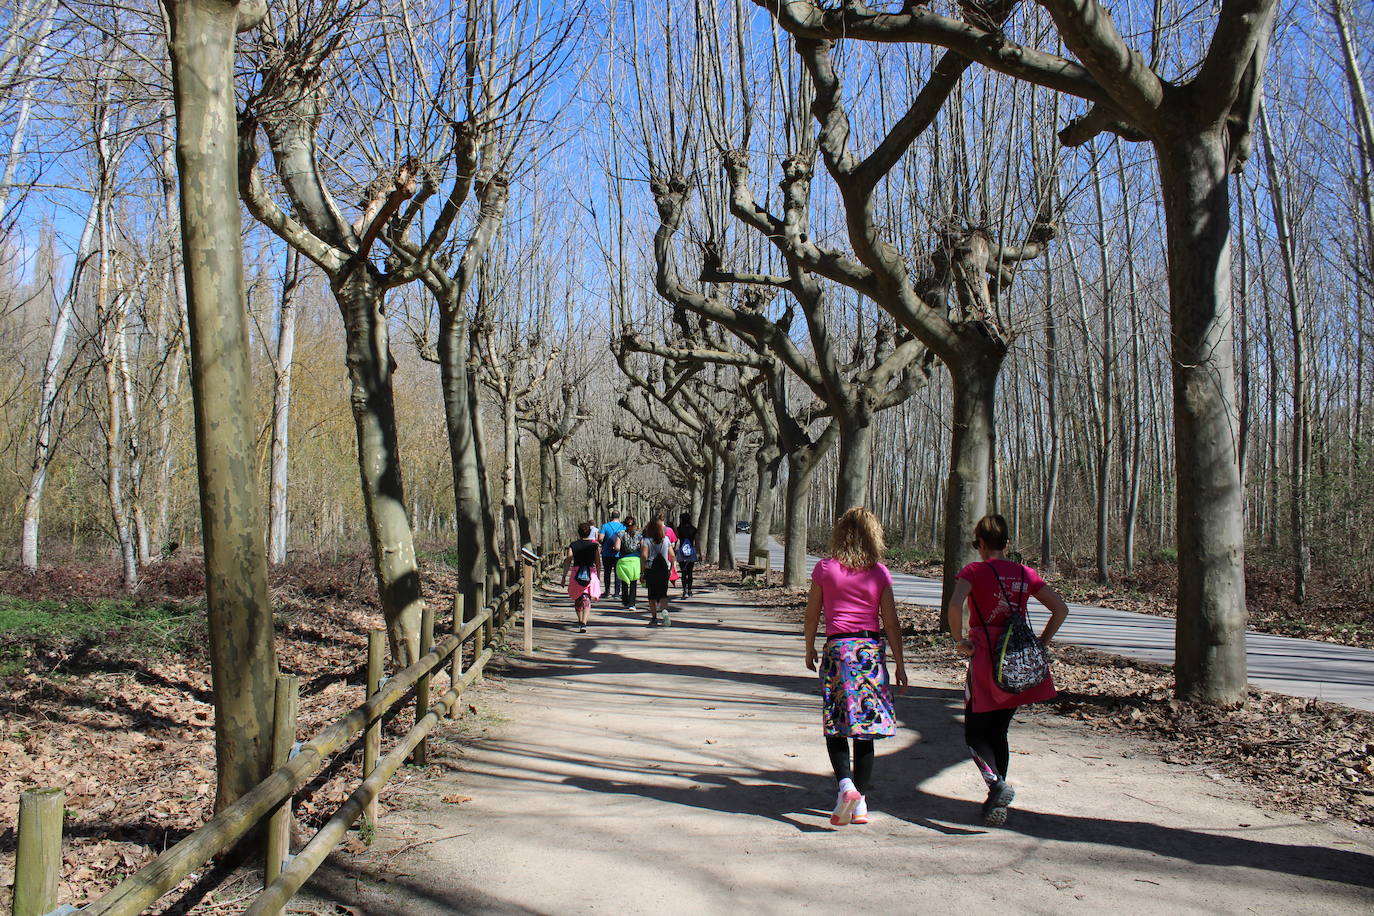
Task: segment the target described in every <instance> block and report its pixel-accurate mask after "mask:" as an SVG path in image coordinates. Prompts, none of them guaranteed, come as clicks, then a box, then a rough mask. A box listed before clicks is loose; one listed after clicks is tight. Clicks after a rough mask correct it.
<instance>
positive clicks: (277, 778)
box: [14, 557, 561, 916]
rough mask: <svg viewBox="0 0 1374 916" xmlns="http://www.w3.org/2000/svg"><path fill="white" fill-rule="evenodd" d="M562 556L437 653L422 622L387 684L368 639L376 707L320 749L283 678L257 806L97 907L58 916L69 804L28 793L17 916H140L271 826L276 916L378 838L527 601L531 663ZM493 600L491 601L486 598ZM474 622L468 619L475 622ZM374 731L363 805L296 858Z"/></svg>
mask: <svg viewBox="0 0 1374 916" xmlns="http://www.w3.org/2000/svg"><path fill="white" fill-rule="evenodd" d="M558 559H561V557H549V558H546V559H545V560H544V561H542V562H540V563H539V564H538V565H537V566H536V564H532V563H523V564H521V581H520V582H519V584H515V585H511V586H510V587H508V588H506V589H505V590H504V591H502V592H501V593H500V594H499V595H497V596H496V597H494V598H492V599H491V600H490V601H487V600H479V601H477V602H476V603H477V604H478V605H479V606H480V610H479V611H477V612H476V613H474V614H471V615H468V614H467V613H466V610H467V609H466V608H465V607H464V605H463V602H462V600H461V598H460V599H459V600H458V601H455V603H454V614H453V630H452V632H451V633H450V634H449V635H448V636H447V637H445V638H444V639H443V640H442V641H440V642H439V643H438V644H437V645H436V644H435V643H434V615H433V611H432V610H430V609H428V608H427V609H426V610H425V613H424V618H423V620H422V622H421V627H420V629H421V637H420V640H421V641H420V658H419V660H418V661H416V662H415V663H414V664H413V665H411V666H410V667H408V668H406V669H404V670H403V671H398V672H396V673H395V674H394V675H392V676H391V677H389V678H383V677H382V655H383V652H382V650H383V639H384V632H383V631H382V630H374V631H372V632H371V633H369V634H368V657H367V683H366V692H367V697H366V701H365V702H364V703H363V704H362V705H361V706H359V707H357V708H356V709H354V710H353V711H351V712H349V713H348V714H347V715H345V716H343V717H341V718H339V719H337V720H336V721H335V722H334V723H333V724H331V725H329V726H328V727H326V728H325V729H324V730H323V731H321V732H320V733H319V734H317V735H316V736H315V737H314V738H312V739H311V740H309V741H306V742H304V743H302V744H300V745H296V744H295V743H294V742H295V734H296V711H297V707H298V703H299V681H298V679H297V678H295V677H293V676H290V675H282V676H280V677H278V678H277V694H276V704H275V708H274V710H273V714H274V722H273V733H272V739H273V765H274V767H275V769H274V770H273V772H272V774H271V775H270V776H268V777H267V778H266V779H264V780H263V781H262V782H260V783H258V784H257V785H256V786H254V787H253V789H251V790H250V791H249V792H248V793H247V794H246V795H244V796H242V797H241V798H239V799H238V800H237V801H235V802H234V803H233V804H231V805H229V806H227V807H226V808H224V809H223V810H222V811H220V812H219V813H218V814H216V815H215V816H214V817H212V818H211V819H210V820H209V821H207V822H206V823H205V824H204V825H203V826H202V827H200V828H199V829H198V830H196V831H195V832H193V833H191V834H190V835H188V836H187V837H186V838H185V839H183V840H182V841H181V842H179V843H177V844H176V845H175V846H172V847H171V848H170V849H168V850H167V851H166V852H164V853H162V855H160V856H158V857H157V858H156V859H154V860H153V861H152V862H149V863H148V864H147V865H145V866H144V867H143V868H141V869H139V870H138V871H136V872H134V873H133V874H132V875H129V876H128V877H127V878H125V879H124V880H123V881H122V882H121V883H120V884H118V885H117V886H116V887H114V888H112V889H111V890H110V891H108V892H107V893H105V894H103V895H102V896H100V897H99V898H97V899H96V900H94V901H92V902H90V903H88V904H86V905H85V906H83V907H80V908H77V907H73V906H70V905H67V906H63V907H61V908H60V909H54V906H55V905H56V896H57V882H58V877H59V874H60V872H61V868H62V802H63V793H62V791H61V790H60V789H33V790H30V791H27V792H25V793H24V794H23V796H22V797H21V800H20V808H19V848H18V853H17V856H16V860H15V881H14V916H59V914H64V913H80V914H88V916H135V914H138V913H142V912H143V911H144V910H145V909H147V908H148V907H149V906H152V905H153V904H154V903H156V902H157V901H158V900H159V899H160V898H161V897H162V896H163V895H164V894H166V893H168V892H169V891H171V890H172V889H174V888H175V887H176V886H177V885H178V884H180V883H181V881H182V879H184V878H185V877H186V876H187V875H189V874H190V873H191V872H192V871H194V870H195V869H197V868H200V867H201V866H202V865H204V864H205V863H206V862H208V861H209V860H210V859H211V858H212V857H213V856H216V855H218V854H219V853H221V852H223V851H224V850H226V849H228V848H229V847H231V846H233V845H234V844H235V843H237V842H238V841H239V840H240V839H242V838H243V837H244V836H245V835H247V834H248V833H249V831H251V830H252V829H253V828H254V827H256V826H257V825H258V824H260V823H262V822H263V820H264V819H267V832H266V838H265V847H266V853H265V862H264V869H263V872H264V875H263V885H264V886H263V890H262V892H261V893H260V894H258V896H257V897H256V898H255V899H254V900H253V903H252V904H251V905H250V906H249V908H248V910H247V912H248V913H250V914H254V916H268V914H271V916H276V914H279V913H280V912H281V911H282V908H283V907H284V906H285V905H286V902H287V901H288V900H290V899H291V897H292V896H293V895H294V894H295V893H296V892H297V891H298V890H300V888H301V885H302V884H304V883H305V881H306V880H307V879H308V878H309V877H310V876H311V875H312V874H314V873H315V870H316V869H318V868H319V867H320V865H322V864H323V863H324V860H325V858H326V857H327V856H328V855H329V853H330V852H331V851H332V850H333V849H334V848H335V847H336V846H337V845H338V843H339V841H340V840H341V839H342V838H343V837H344V834H345V833H346V832H347V831H348V829H349V828H350V827H352V826H353V824H354V823H355V822H357V821H358V820H359V818H363V819H365V820H364V823H367V824H370V825H371V826H373V827H375V825H376V800H377V795H378V793H379V792H380V791H381V789H382V787H383V786H384V785H386V783H387V781H388V780H389V779H391V777H392V776H393V775H395V773H396V771H397V770H398V769H400V767H401V764H403V763H404V762H405V761H406V760H407V759H414V760H415V761H416V762H417V763H423V762H424V760H425V745H424V742H425V737H426V736H427V735H428V734H429V733H430V732H431V731H433V730H434V727H435V726H436V725H438V724H439V722H440V721H441V720H442V719H443V718H444V717H445V716H448V715H451V714H452V712H453V710H454V709H456V708H457V705H458V698H459V697H460V696H462V694H463V691H464V690H466V689H467V688H468V687H470V686H471V685H472V683H473V682H474V681H475V680H477V679H478V678H479V677H481V676H482V672H483V670H484V669H485V668H486V665H487V663H488V662H489V661H491V658H492V655H493V639H494V636H495V634H496V633H497V632H498V631H500V630H503V629H504V628H505V627H506V626H508V625H509V624H510V623H511V622H512V620H513V619H514V617H515V615H514V613H513V607H514V605H515V602H516V600H517V599H519V600H520V604H521V606H522V610H523V614H522V617H523V627H522V629H523V631H524V632H523V636H524V639H523V643H524V650H525V652H527V653H528V652H531V651H533V636H534V630H533V626H534V580H535V573H536V570H537V571H538V572H539V573H540V574H541V577H542V575H546V574H547V573H548V572H549V571H550V570H551V569H552V566H553V564H554V563H555V562H557V560H558ZM483 598H485V596H483ZM469 616H470V619H466V620H465V619H464V618H465V617H469ZM469 640H471V641H472V660H471V662H470V663H469V664H468V665H467V667H466V668H464V666H463V651H462V650H463V646H464V644H466V643H467V642H468V641H469ZM446 662H447V663H448V665H449V681H450V686H449V689H448V690H447V691H446V692H445V693H444V694H443V695H441V696H440V697H438V698H437V699H433V700H431V697H430V681H431V678H432V676H433V674H434V672H435V671H437V670H439V669H440V667H441V666H442V665H443V664H445V663H446ZM412 694H413V696H414V698H415V724H414V725H412V726H411V727H410V730H409V731H407V732H406V733H405V735H404V736H402V737H401V738H400V740H399V741H398V742H397V743H396V744H395V745H394V746H393V747H392V748H391V750H390V751H388V752H387V754H386V756H384V757H381V758H380V759H379V754H380V752H381V727H382V717H383V716H384V715H386V714H387V713H388V712H390V711H391V710H393V709H395V708H396V707H397V706H399V705H400V704H401V703H402V702H403V701H404V700H405V699H406V698H407V697H408V696H410V695H412ZM359 732H363V770H362V773H363V780H362V782H361V784H359V786H358V788H357V789H355V790H354V792H353V794H352V795H350V796H349V797H348V799H347V800H346V801H345V802H344V803H343V805H341V806H340V807H339V809H338V811H336V812H335V813H334V816H333V817H331V818H330V819H329V820H328V821H326V822H325V824H324V825H323V826H322V827H320V829H319V830H318V831H317V832H316V833H315V835H314V836H313V837H312V838H311V839H310V841H309V842H308V843H306V845H305V847H304V848H303V849H301V850H300V852H298V853H296V854H295V855H294V856H292V855H290V825H291V800H292V797H293V796H294V795H295V793H296V792H297V791H298V790H299V789H300V788H301V787H302V786H303V785H305V784H306V783H307V782H308V781H309V780H310V778H311V777H312V776H313V775H314V774H315V773H316V772H318V771H319V769H320V768H321V767H322V766H323V765H324V763H325V761H326V760H327V759H328V758H329V757H330V756H331V755H333V754H334V753H336V752H337V751H339V750H340V749H341V748H343V747H345V746H347V745H348V744H349V743H350V742H351V741H352V739H353V738H354V737H355V736H356V735H357V734H358V733H359Z"/></svg>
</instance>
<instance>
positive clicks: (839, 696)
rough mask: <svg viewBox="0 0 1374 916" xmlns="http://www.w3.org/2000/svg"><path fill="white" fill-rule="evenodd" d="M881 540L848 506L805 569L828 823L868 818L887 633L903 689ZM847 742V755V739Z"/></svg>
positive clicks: (861, 513)
mask: <svg viewBox="0 0 1374 916" xmlns="http://www.w3.org/2000/svg"><path fill="white" fill-rule="evenodd" d="M885 550H886V546H885V545H884V543H883V528H882V526H881V525H880V524H878V519H877V518H876V517H875V516H874V515H873V513H872V512H870V511H868V510H867V509H864V508H862V507H860V508H854V509H850V510H849V511H848V512H846V513H845V514H844V515H842V516H840V520H839V521H838V522H836V523H835V530H834V531H833V532H831V535H830V557H829V558H828V559H825V560H821V561H820V562H819V563H817V564H816V568H815V569H814V570H813V571H812V573H811V595H810V597H809V598H808V599H807V603H806V624H805V634H806V667H807V668H810V669H811V670H812V671H815V670H816V662H817V660H818V659H819V661H820V667H821V685H822V688H823V694H824V701H823V704H822V722H823V724H824V726H825V747H826V751H827V752H828V753H829V754H830V765H831V767H833V768H834V770H835V779H836V780H837V781H838V782H839V796H838V798H836V800H835V810H834V813H832V814H831V816H830V823H831V824H833V825H835V826H836V827H839V826H841V825H843V824H850V823H853V824H866V823H868V802H867V801H866V800H865V798H864V795H865V794H866V793H867V792H868V787H869V784H870V782H871V780H872V776H873V740H874V739H875V738H888V737H891V736H892V735H893V734H894V732H895V731H896V717H895V716H894V715H893V711H892V688H891V687H890V686H889V684H888V678H887V653H886V650H885V648H884V645H883V639H884V637H886V639H887V645H888V646H890V647H891V651H892V657H893V661H895V662H896V664H897V686H898V687H899V688H900V689H902V690H903V691H905V690H906V668H905V667H904V666H903V665H902V634H901V629H900V627H898V625H897V608H896V605H894V604H893V601H892V574H891V573H890V572H888V571H887V567H886V566H884V565H883V564H882V563H880V562H878V561H879V560H881V559H882V557H883V552H884V551H885ZM822 615H824V617H825V647H824V648H823V649H822V650H821V652H820V653H817V652H816V631H817V630H818V629H819V626H820V621H821V617H822ZM850 740H852V741H853V742H854V756H853V758H852V759H851V758H850V754H849V741H850Z"/></svg>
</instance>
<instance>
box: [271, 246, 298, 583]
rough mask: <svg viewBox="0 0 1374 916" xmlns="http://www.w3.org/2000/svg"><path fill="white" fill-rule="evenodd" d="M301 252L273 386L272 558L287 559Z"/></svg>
mask: <svg viewBox="0 0 1374 916" xmlns="http://www.w3.org/2000/svg"><path fill="white" fill-rule="evenodd" d="M300 273H301V254H300V252H299V251H297V250H296V249H295V248H292V247H289V246H288V247H287V249H286V269H285V272H284V274H283V276H282V287H281V304H280V306H279V307H278V309H277V374H276V379H275V380H274V384H273V386H272V457H271V470H270V472H269V477H268V480H269V493H268V502H269V504H270V505H271V507H272V508H271V512H272V515H271V521H270V522H269V524H268V527H267V545H268V547H267V553H268V562H270V563H274V564H276V563H285V562H286V537H287V531H288V527H287V523H288V518H287V514H286V495H287V479H288V478H287V455H288V454H289V451H288V450H289V447H290V438H289V433H290V430H291V422H290V420H291V364H292V361H293V360H294V359H295V350H296V302H295V296H296V285H297V284H298V283H299V282H300Z"/></svg>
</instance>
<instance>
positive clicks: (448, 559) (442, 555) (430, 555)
mask: <svg viewBox="0 0 1374 916" xmlns="http://www.w3.org/2000/svg"><path fill="white" fill-rule="evenodd" d="M415 555H416V557H418V558H419V559H421V560H428V561H429V562H431V563H442V564H443V565H445V566H447V567H449V568H450V569H457V568H458V548H457V547H439V548H433V549H428V550H426V549H419V550H416V551H415Z"/></svg>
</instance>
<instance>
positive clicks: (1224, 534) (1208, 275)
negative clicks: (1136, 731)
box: [1156, 131, 1246, 703]
mask: <svg viewBox="0 0 1374 916" xmlns="http://www.w3.org/2000/svg"><path fill="white" fill-rule="evenodd" d="M1156 149H1157V151H1158V157H1159V173H1160V188H1161V190H1162V192H1163V197H1164V215H1165V224H1166V228H1167V233H1168V245H1169V299H1170V309H1169V313H1170V326H1171V331H1172V334H1171V339H1172V346H1171V355H1172V357H1173V358H1172V367H1173V383H1174V464H1175V473H1176V475H1177V505H1178V513H1177V516H1178V517H1177V520H1176V524H1177V531H1178V536H1177V545H1178V611H1177V613H1178V624H1177V628H1176V631H1175V632H1176V663H1175V676H1176V679H1177V685H1178V686H1177V693H1178V695H1179V697H1181V698H1184V699H1194V700H1201V701H1204V702H1208V703H1239V702H1242V701H1243V700H1244V698H1245V688H1246V662H1245V575H1244V573H1245V566H1244V563H1245V560H1244V557H1245V544H1244V528H1243V518H1242V503H1241V482H1240V471H1239V468H1238V466H1237V464H1236V442H1235V423H1236V416H1235V377H1234V366H1233V352H1232V342H1231V264H1230V251H1229V247H1230V222H1231V213H1230V199H1229V198H1230V195H1229V190H1230V188H1229V184H1228V181H1227V171H1228V170H1227V156H1226V151H1225V148H1224V144H1223V143H1222V141H1221V138H1220V136H1219V134H1218V132H1217V131H1208V132H1204V133H1202V134H1183V135H1180V136H1176V137H1173V138H1171V142H1161V143H1159V144H1157V145H1156Z"/></svg>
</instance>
